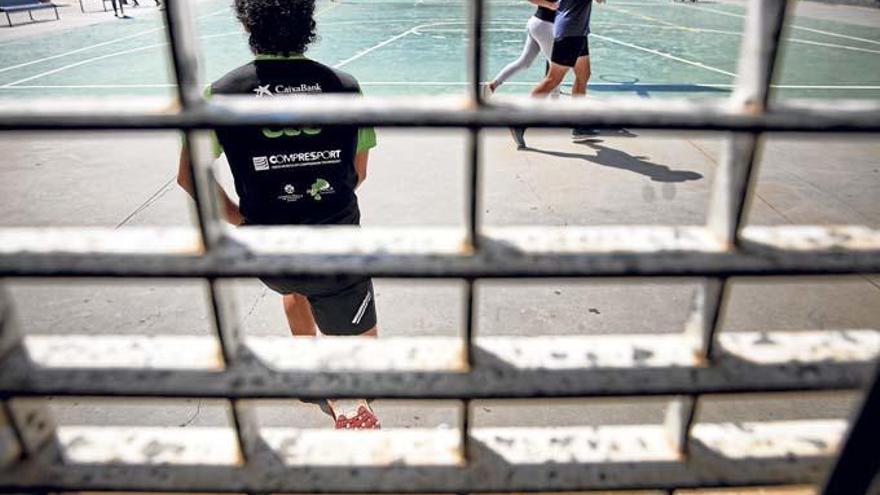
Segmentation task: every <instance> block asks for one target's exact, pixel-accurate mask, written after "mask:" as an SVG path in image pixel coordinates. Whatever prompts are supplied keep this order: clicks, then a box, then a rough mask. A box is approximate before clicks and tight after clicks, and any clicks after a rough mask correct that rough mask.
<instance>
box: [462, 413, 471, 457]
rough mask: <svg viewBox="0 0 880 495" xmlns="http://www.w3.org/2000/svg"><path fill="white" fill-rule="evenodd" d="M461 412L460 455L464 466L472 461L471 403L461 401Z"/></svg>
mask: <svg viewBox="0 0 880 495" xmlns="http://www.w3.org/2000/svg"><path fill="white" fill-rule="evenodd" d="M461 402H462V410H461V453H462V458H463V459H464V462H465V464H468V463H470V462H471V461H473V451H472V450H471V409H472V407H471V401H470V399H468V400H463V401H461Z"/></svg>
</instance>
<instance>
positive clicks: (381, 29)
mask: <svg viewBox="0 0 880 495" xmlns="http://www.w3.org/2000/svg"><path fill="white" fill-rule="evenodd" d="M228 3H229V2H228V1H226V0H208V1H204V2H200V3H199V5H198V10H199V28H200V33H199V36H200V37H201V39H202V43H203V49H204V51H203V57H204V58H203V60H204V73H205V78H206V80H214V79H216V78H217V77H219V76H220V75H222V74H223V73H225V72H226V71H227V70H229V69H231V68H234V67H237V66H238V65H240V64H242V63H244V62H245V61H247V59H248V56H249V52H248V50H247V43H246V38H245V37H244V35H243V34H242V32H241V29H240V28H239V26H237V24H236V22H235V20H234V19H233V17H232V15H231V14H230V12H229V9H228V8H227V4H228ZM490 6H491V7H490V12H489V22H488V23H487V26H486V31H487V33H488V40H487V41H488V43H487V46H486V53H487V55H488V61H489V63H488V72H489V73H490V74H494V73H495V72H497V71H498V70H499V69H500V68H501V67H502V66H503V65H504V64H505V63H506V62H507V61H509V60H511V59H513V58H515V57H516V56H517V55H518V54H519V51H520V49H521V46H522V42H523V39H524V38H523V33H524V26H525V21H526V19H527V18H528V16H529V15H530V13H531V8H530V5H529V4H528V3H527V2H525V1H518V0H493V1H492V2H490ZM319 9H320V16H319V30H320V35H321V38H322V40H321V41H320V42H319V43H318V44H317V45H316V46H315V47H314V48H313V49H312V50H311V51H310V56H312V57H313V58H315V59H317V60H320V61H323V62H325V63H328V64H331V65H334V66H335V67H339V68H343V69H345V70H347V71H349V72H351V73H352V74H354V75H356V76H357V77H358V78H359V79H360V81H361V82H362V84H363V86H364V88H365V91H368V92H369V93H370V94H387V95H395V94H422V93H428V94H442V93H455V92H461V91H463V88H464V84H465V71H464V62H465V60H466V57H465V50H466V43H467V33H466V26H465V19H466V10H465V4H464V2H461V1H454V0H424V1H411V0H389V1H380V2H376V1H372V0H363V1H359V0H339V1H334V2H330V1H324V2H322V4H321V6H320V7H319ZM146 10H147V9H146V8H143V7H142V8H140V9H129V12H130V13H132V15H133V16H134V15H137V17H136V18H133V19H129V20H123V21H120V22H104V23H101V24H97V25H92V26H88V28H87V29H86V28H80V29H72V30H67V31H61V32H58V33H51V34H46V35H42V36H40V37H39V38H38V39H34V38H28V39H27V40H22V41H15V40H13V41H8V42H6V43H4V55H3V67H2V68H0V95H2V96H4V97H26V96H28V95H43V96H48V95H59V96H63V95H71V94H74V95H79V94H98V95H101V94H140V95H143V94H151V95H169V94H170V92H171V84H170V83H171V80H170V75H169V72H168V70H167V67H166V57H165V50H167V45H166V44H165V39H164V38H163V36H164V34H163V32H162V31H161V29H160V27H161V25H160V21H159V17H158V16H159V13H158V12H156V11H155V10H152V11H151V12H149V13H146V12H145V11H146ZM805 10H806V9H805ZM744 14H745V10H744V8H743V7H742V6H741V5H738V4H736V3H735V2H732V3H727V2H720V3H715V2H700V3H697V4H692V3H690V2H688V3H676V2H671V1H667V0H640V1H630V0H625V1H619V2H609V3H608V4H606V5H597V6H596V8H595V9H594V14H593V15H594V17H593V20H592V32H593V36H592V38H591V41H590V42H591V50H592V53H593V60H594V62H593V63H594V70H595V77H594V78H593V80H592V81H591V82H592V88H593V89H594V91H595V92H596V93H597V95H603V94H605V93H612V94H615V93H623V94H638V95H641V96H645V97H660V96H682V94H685V95H688V96H694V97H699V96H713V95H715V96H718V94H719V93H721V94H723V93H726V92H728V91H729V88H730V87H731V85H732V84H733V82H734V72H735V71H736V60H737V55H738V50H739V42H740V40H741V37H742V30H743V20H744ZM92 15H95V16H97V15H100V14H92ZM105 17H106V16H105ZM829 17H830V16H829ZM868 21H869V22H867V23H866V24H868V25H856V24H851V23H847V22H841V21H840V20H832V19H821V18H813V17H806V16H803V17H801V18H799V19H798V21H797V22H796V23H795V24H794V26H793V27H792V28H791V29H790V30H789V33H788V41H787V43H786V44H785V52H784V57H785V59H784V60H785V63H784V67H783V70H782V76H781V77H780V78H779V80H778V81H777V84H778V86H779V87H778V89H777V95H778V96H780V97H823V98H878V97H880V57H878V56H880V41H878V39H880V26H878V25H876V24H875V25H874V27H870V19H868ZM541 71H543V65H542V64H541V63H535V64H534V67H533V68H532V70H531V71H528V72H527V73H523V74H520V75H519V77H517V78H516V79H515V80H514V84H510V85H509V86H508V87H507V88H505V92H510V93H520V94H522V93H526V92H527V88H528V85H529V83H530V82H532V81H535V80H536V79H537V77H538V76H539V75H540V74H541Z"/></svg>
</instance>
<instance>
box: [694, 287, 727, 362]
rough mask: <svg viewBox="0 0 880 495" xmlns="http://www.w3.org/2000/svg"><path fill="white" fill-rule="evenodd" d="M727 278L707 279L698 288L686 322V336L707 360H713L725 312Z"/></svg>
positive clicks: (697, 351) (700, 355) (699, 355)
mask: <svg viewBox="0 0 880 495" xmlns="http://www.w3.org/2000/svg"><path fill="white" fill-rule="evenodd" d="M726 294H727V279H715V278H711V279H706V280H704V281H703V283H702V285H700V287H698V288H697V291H696V293H695V294H694V302H693V306H692V307H691V314H690V316H689V317H688V320H687V322H686V323H685V330H684V332H685V337H686V338H687V339H688V343H689V344H691V345H693V348H694V352H695V353H696V355H697V356H698V357H699V358H700V359H703V360H704V361H706V362H709V361H711V360H712V356H713V352H714V346H715V335H716V334H717V332H718V328H719V325H720V322H721V316H722V315H723V314H724V304H725V301H726Z"/></svg>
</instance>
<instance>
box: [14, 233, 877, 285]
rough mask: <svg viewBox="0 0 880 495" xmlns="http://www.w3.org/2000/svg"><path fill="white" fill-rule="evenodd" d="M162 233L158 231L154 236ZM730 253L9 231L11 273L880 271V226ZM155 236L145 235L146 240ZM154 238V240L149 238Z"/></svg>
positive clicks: (643, 237)
mask: <svg viewBox="0 0 880 495" xmlns="http://www.w3.org/2000/svg"><path fill="white" fill-rule="evenodd" d="M151 236H152V237H151ZM742 237H743V242H742V243H741V245H740V246H739V247H738V248H737V249H733V250H727V249H725V248H724V246H722V245H720V244H719V243H718V242H717V240H716V239H715V238H714V237H713V236H712V235H711V233H710V232H709V231H708V230H707V229H706V228H704V227H659V226H657V227H654V226H652V227H637V226H635V227H623V226H619V227H492V228H485V229H483V231H482V240H483V244H482V246H483V247H482V248H481V249H480V251H479V252H477V253H470V251H469V249H467V247H466V246H467V237H466V233H465V232H464V231H462V230H461V229H457V228H370V227H364V228H362V229H354V228H347V227H288V228H264V227H248V228H245V229H238V230H236V231H234V232H228V233H226V234H225V237H224V239H223V241H222V242H221V246H220V247H218V248H217V249H215V250H214V251H212V252H209V253H202V252H201V249H200V248H199V246H198V236H196V235H194V233H193V232H192V231H191V230H188V229H155V228H143V229H138V228H132V229H126V230H125V231H124V232H123V231H112V230H110V229H74V228H50V229H19V228H9V229H0V276H10V277H13V276H48V277H62V276H100V277H126V276H127V277H254V276H266V275H269V276H298V275H327V274H333V273H341V274H359V275H374V276H385V277H420V278H456V277H463V278H468V277H473V278H489V277H495V278H497V277H577V276H590V277H641V276H709V277H713V276H714V277H726V276H737V275H798V274H857V273H878V272H880V232H878V231H875V230H872V229H869V228H865V227H858V226H828V227H820V226H781V227H758V226H756V227H749V228H748V229H746V230H745V231H744V232H743V236H742ZM145 239H146V240H148V242H141V241H143V240H145ZM149 239H154V242H153V241H149Z"/></svg>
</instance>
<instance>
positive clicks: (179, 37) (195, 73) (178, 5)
mask: <svg viewBox="0 0 880 495" xmlns="http://www.w3.org/2000/svg"><path fill="white" fill-rule="evenodd" d="M194 3H195V2H190V1H188V0H168V1H167V2H165V30H166V33H167V34H168V42H169V43H170V44H171V62H172V64H173V66H174V76H175V78H176V80H177V97H178V99H179V100H180V105H181V107H182V108H184V109H187V108H192V107H195V106H197V105H199V104H200V103H201V101H202V99H201V88H200V86H199V57H198V54H199V42H198V38H197V37H196V31H195V30H196V26H195V23H194V20H193V16H192V11H191V8H192V5H193V4H194Z"/></svg>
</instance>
